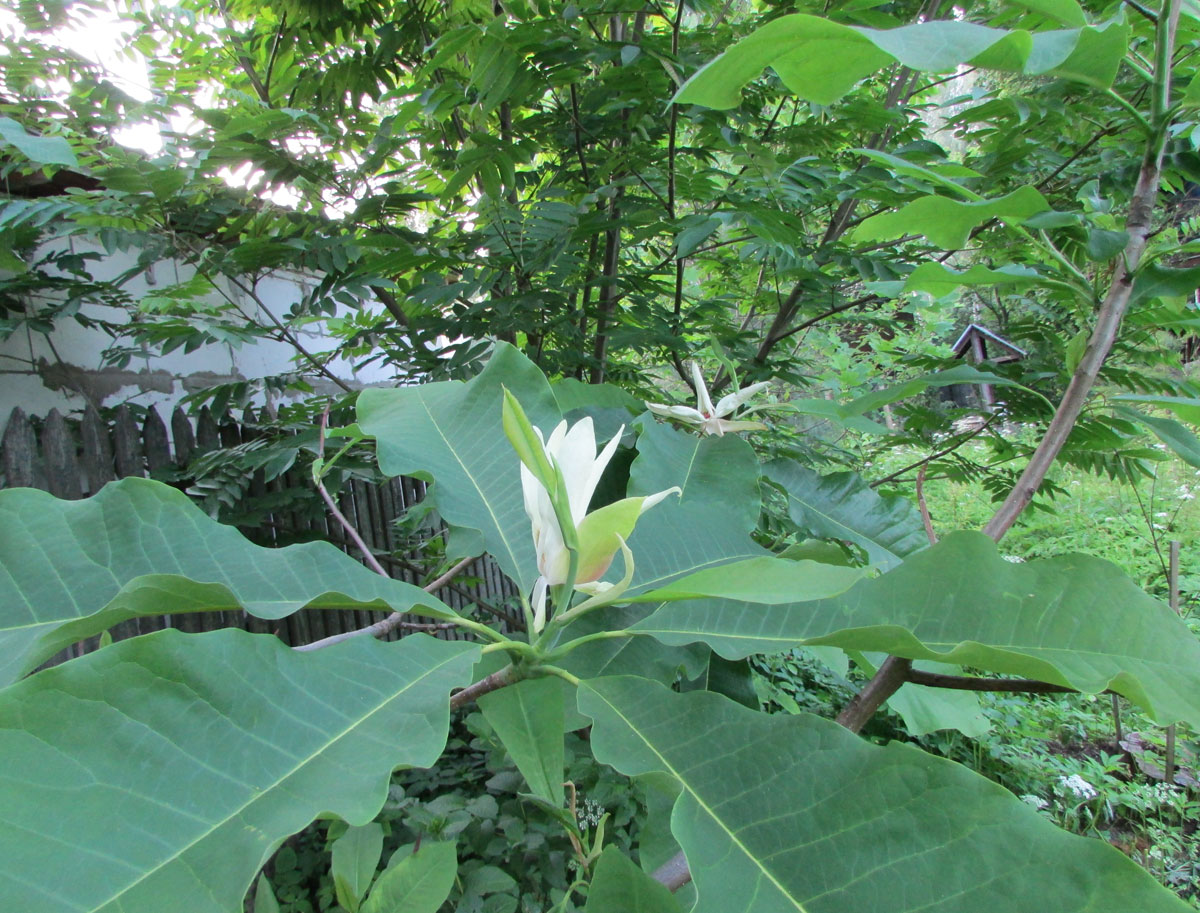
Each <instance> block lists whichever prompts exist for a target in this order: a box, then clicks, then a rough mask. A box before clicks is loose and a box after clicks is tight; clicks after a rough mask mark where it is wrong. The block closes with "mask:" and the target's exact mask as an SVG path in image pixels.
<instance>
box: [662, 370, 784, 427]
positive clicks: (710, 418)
mask: <svg viewBox="0 0 1200 913" xmlns="http://www.w3.org/2000/svg"><path fill="white" fill-rule="evenodd" d="M692 380H693V382H694V383H695V386H696V408H695V409H693V408H692V407H691V406H665V405H662V404H661V403H646V408H647V409H649V410H650V411H651V412H653V413H654V414H655V415H661V416H663V417H664V418H673V419H675V420H676V421H680V422H684V423H686V424H688V425H697V426H699V428H700V431H701V432H702V433H704V434H716V435H723V434H724V433H725V432H726V431H761V430H763V429H764V428H766V427H767V426H766V425H764V424H763V423H762V422H739V421H731V420H730V419H727V418H726V417H725V416H727V415H732V414H733V412H734V411H736V410H737V409H738V408H739V407H741V406H742V405H743V404H744V403H745V402H746V401H747V400H748V399H750V398H751V397H752V396H755V395H756V394H758V393H760V392H762V391H763V390H765V389H766V388H767V387H769V386H770V384H769V383H768V382H767V381H763V382H762V383H757V384H751V385H750V386H749V387H746V388H745V389H744V390H738V391H737V392H736V393H730V394H729V395H728V396H723V397H721V401H720V402H719V403H717V404H716V406H714V405H713V402H712V398H711V397H710V396H709V395H708V387H707V386H705V384H704V377H703V376H702V375H701V374H700V366H699V365H698V364H696V363H695V362H692Z"/></svg>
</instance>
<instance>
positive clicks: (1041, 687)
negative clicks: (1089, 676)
mask: <svg viewBox="0 0 1200 913" xmlns="http://www.w3.org/2000/svg"><path fill="white" fill-rule="evenodd" d="M905 681H906V682H911V683H912V684H914V685H925V686H926V687H928V688H949V689H950V690H952V691H1016V692H1023V693H1026V694H1078V693H1079V692H1078V691H1077V690H1076V689H1075V688H1068V687H1067V686H1066V685H1055V684H1051V683H1050V682H1042V681H1038V680H1037V679H1033V678H975V677H973V676H970V675H943V674H941V673H940V672H922V671H921V670H920V669H909V670H908V674H907V676H906V677H905Z"/></svg>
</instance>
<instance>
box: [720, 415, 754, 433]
mask: <svg viewBox="0 0 1200 913" xmlns="http://www.w3.org/2000/svg"><path fill="white" fill-rule="evenodd" d="M716 421H717V424H718V425H719V426H720V431H719V432H718V433H719V434H724V433H725V432H726V431H766V430H767V426H766V425H764V424H763V423H762V422H731V421H729V419H724V418H719V419H717V420H716Z"/></svg>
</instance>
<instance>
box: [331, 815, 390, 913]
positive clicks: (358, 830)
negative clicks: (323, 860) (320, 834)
mask: <svg viewBox="0 0 1200 913" xmlns="http://www.w3.org/2000/svg"><path fill="white" fill-rule="evenodd" d="M330 855H331V857H332V858H331V864H330V867H329V874H330V875H332V876H333V887H334V892H335V894H336V895H337V901H338V903H339V904H341V905H342V906H343V907H345V908H346V909H347V910H349V911H350V913H358V907H359V904H360V903H361V902H362V899H363V898H364V897H365V896H366V895H367V889H368V888H369V887H371V882H372V881H373V880H374V879H375V870H376V869H377V868H378V867H379V857H380V856H382V855H383V827H382V826H381V825H380V824H379V822H377V821H370V822H368V823H367V824H362V825H359V826H358V827H351V828H348V829H347V830H346V833H344V834H342V836H340V837H338V838H337V840H335V841H334V842H333V852H332V853H331V854H330Z"/></svg>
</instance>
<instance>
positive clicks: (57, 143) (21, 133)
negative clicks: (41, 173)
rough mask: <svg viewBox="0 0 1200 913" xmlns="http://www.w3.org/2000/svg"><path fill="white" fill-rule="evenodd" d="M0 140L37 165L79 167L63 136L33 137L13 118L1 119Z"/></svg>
mask: <svg viewBox="0 0 1200 913" xmlns="http://www.w3.org/2000/svg"><path fill="white" fill-rule="evenodd" d="M0 140H3V142H4V145H6V146H14V147H15V148H16V149H17V150H18V151H19V152H20V153H21V154H22V155H23V156H25V157H26V158H27V159H29V160H30V161H31V162H33V163H34V164H36V165H66V166H67V167H68V168H78V167H79V162H78V160H77V159H76V158H75V153H74V152H73V151H72V150H71V145H70V143H68V142H67V141H66V140H65V139H63V138H62V137H61V136H33V135H32V134H30V133H28V132H27V131H26V130H25V128H24V127H22V126H21V125H20V124H19V123H17V121H15V120H13V119H12V118H11V117H0Z"/></svg>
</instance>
